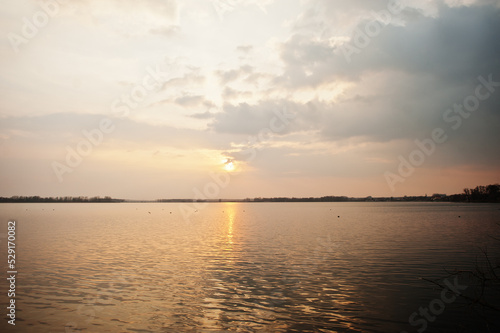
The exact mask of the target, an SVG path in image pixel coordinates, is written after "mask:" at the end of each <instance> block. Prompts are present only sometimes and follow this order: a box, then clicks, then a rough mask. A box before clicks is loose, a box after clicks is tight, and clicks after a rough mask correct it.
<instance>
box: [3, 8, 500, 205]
mask: <svg viewBox="0 0 500 333" xmlns="http://www.w3.org/2000/svg"><path fill="white" fill-rule="evenodd" d="M0 30H1V31H2V32H3V34H2V35H1V36H2V37H1V39H0V59H1V65H0V196H13V195H39V196H81V195H82V196H108V195H109V196H112V197H115V198H126V199H158V198H195V199H218V198H247V197H272V196H290V197H292V196H295V197H309V196H315V197H316V196H325V195H342V196H343V195H345V196H354V197H364V196H403V195H425V194H428V195H432V194H433V193H446V194H453V193H460V192H462V190H463V188H465V187H475V186H476V185H488V184H493V183H499V182H500V148H499V147H500V145H499V138H500V38H498V36H499V33H500V1H488V0H467V1H462V0H448V1H444V0H439V1H438V0H426V1H422V0H419V1H416V0H402V1H399V2H394V1H382V0H351V1H340V0H184V1H180V0H144V1H133V0H78V1H77V0H74V1H68V0H65V1H62V0H59V1H58V0H44V1H38V0H19V1H2V2H1V3H0Z"/></svg>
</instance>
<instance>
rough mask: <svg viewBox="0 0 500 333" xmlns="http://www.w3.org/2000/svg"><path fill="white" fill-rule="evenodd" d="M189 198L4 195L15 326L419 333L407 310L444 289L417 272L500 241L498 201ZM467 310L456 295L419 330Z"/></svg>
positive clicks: (437, 273) (442, 325) (460, 317)
mask: <svg viewBox="0 0 500 333" xmlns="http://www.w3.org/2000/svg"><path fill="white" fill-rule="evenodd" d="M180 205H184V206H180ZM185 205H187V204H167V203H161V204H160V203H155V204H153V203H151V204H144V203H141V204H138V203H119V204H107V203H95V204H88V203H77V204H70V203H62V204H61V203H59V204H2V205H1V206H0V209H1V211H0V216H1V221H2V230H0V232H6V222H7V221H8V220H9V219H15V220H16V221H17V240H16V243H17V269H18V276H17V277H18V281H17V289H18V290H17V291H18V292H17V298H16V300H17V304H18V312H17V316H18V320H17V325H16V327H15V331H17V332H232V331H235V332H400V331H402V330H406V331H408V332H416V331H417V328H419V326H414V327H412V326H410V324H409V323H408V318H409V316H410V315H411V314H412V313H413V312H414V311H417V310H418V309H419V307H425V306H428V305H429V302H431V301H432V300H433V299H436V298H439V297H440V290H439V288H436V287H435V286H434V285H433V284H431V283H429V282H426V281H423V280H422V279H420V278H422V277H423V278H429V279H435V278H441V277H445V276H446V270H450V271H453V270H455V269H471V268H474V264H475V263H476V262H477V261H478V260H479V261H481V258H482V257H481V252H480V250H479V247H483V248H485V247H487V248H488V253H489V254H490V256H491V257H492V258H493V257H495V258H498V254H499V253H500V251H499V246H498V243H499V242H498V241H495V240H494V239H493V238H492V237H491V236H495V235H497V237H498V235H499V234H500V227H499V226H498V225H497V223H498V222H500V210H499V209H500V206H499V205H489V204H483V205H479V204H448V203H446V204H444V203H443V204H441V203H214V204H209V205H207V206H206V207H202V208H201V207H200V209H198V211H197V212H195V213H194V214H192V216H191V217H190V219H189V220H186V219H184V218H183V216H182V213H181V210H180V208H182V207H184V208H185V207H186V206H185ZM459 216H460V217H459ZM4 236H5V234H4ZM0 241H1V242H2V249H3V250H2V253H4V255H3V256H5V257H6V249H5V243H6V239H5V238H0ZM5 259H6V258H5ZM5 261H6V260H4V259H2V262H5ZM3 271H4V272H6V271H7V267H6V265H3ZM0 286H1V287H2V288H3V289H4V290H7V285H6V284H5V285H4V284H1V285H0ZM1 294H2V297H1V298H0V300H1V301H2V304H7V303H6V302H7V298H6V297H5V294H6V293H5V292H3V291H2V293H1ZM2 307H3V306H2ZM475 318H476V317H475V316H473V314H472V311H471V309H469V308H468V307H467V304H466V302H465V301H462V300H460V299H458V300H457V301H456V302H454V303H452V304H449V305H446V309H445V310H444V311H443V312H442V314H440V315H439V316H438V317H437V318H436V320H435V321H434V322H432V323H431V322H429V323H428V324H429V326H428V327H427V329H426V332H441V331H452V332H455V331H460V327H462V328H463V327H469V328H468V329H469V331H470V327H478V331H481V329H480V328H479V327H480V325H481V322H475V320H476V319H475ZM6 326H7V325H5V323H4V322H2V327H6ZM7 329H9V331H11V329H12V327H7ZM12 331H14V330H12Z"/></svg>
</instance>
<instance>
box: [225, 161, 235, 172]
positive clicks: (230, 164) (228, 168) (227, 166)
mask: <svg viewBox="0 0 500 333" xmlns="http://www.w3.org/2000/svg"><path fill="white" fill-rule="evenodd" d="M224 170H226V171H233V170H234V163H233V162H228V163H226V164H225V165H224Z"/></svg>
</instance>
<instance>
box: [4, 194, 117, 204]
mask: <svg viewBox="0 0 500 333" xmlns="http://www.w3.org/2000/svg"><path fill="white" fill-rule="evenodd" d="M123 201H125V200H122V199H113V198H111V197H109V196H106V197H102V198H101V197H99V196H97V197H85V196H79V197H68V196H66V197H40V196H37V195H34V196H17V195H16V196H12V197H10V198H6V197H0V202H30V203H31V202H123Z"/></svg>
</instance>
